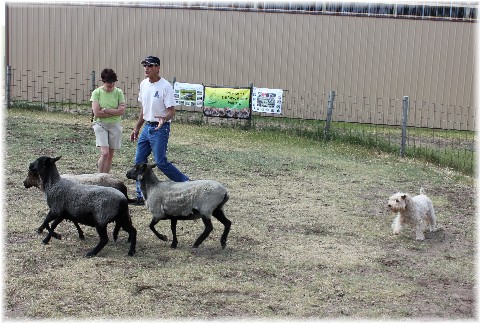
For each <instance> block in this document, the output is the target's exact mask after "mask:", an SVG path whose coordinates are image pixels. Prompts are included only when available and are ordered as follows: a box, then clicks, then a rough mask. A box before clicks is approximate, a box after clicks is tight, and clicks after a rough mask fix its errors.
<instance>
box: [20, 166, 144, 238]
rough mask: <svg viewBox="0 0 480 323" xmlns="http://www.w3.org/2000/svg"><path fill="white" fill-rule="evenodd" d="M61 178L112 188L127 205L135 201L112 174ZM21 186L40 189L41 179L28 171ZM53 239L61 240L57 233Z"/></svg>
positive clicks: (79, 234)
mask: <svg viewBox="0 0 480 323" xmlns="http://www.w3.org/2000/svg"><path fill="white" fill-rule="evenodd" d="M62 178H65V179H69V180H71V181H74V182H76V183H80V184H89V185H98V186H105V187H113V188H115V189H117V190H119V191H120V192H122V193H123V194H124V195H125V197H126V198H127V200H128V202H129V203H132V202H135V201H136V200H135V199H130V198H129V197H128V189H127V186H125V184H124V183H123V182H122V181H121V180H120V179H118V178H117V177H115V176H114V175H112V174H107V173H95V174H63V175H62ZM23 186H25V188H30V187H37V188H39V189H42V179H41V178H40V176H39V175H35V174H33V173H32V172H31V171H29V172H28V174H27V177H26V178H25V180H24V181H23ZM73 224H74V225H75V227H76V228H77V231H78V236H79V238H80V239H81V240H84V239H85V236H84V234H83V231H82V229H80V227H79V226H78V223H76V222H73ZM43 229H45V227H44V226H43V225H41V226H40V227H38V229H37V232H38V233H42V232H43ZM53 237H54V238H56V239H61V238H62V236H61V235H59V234H57V233H53Z"/></svg>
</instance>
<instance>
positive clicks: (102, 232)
mask: <svg viewBox="0 0 480 323" xmlns="http://www.w3.org/2000/svg"><path fill="white" fill-rule="evenodd" d="M96 229H97V233H98V236H99V237H100V242H99V243H98V245H97V246H96V247H95V248H93V249H92V250H90V251H89V252H87V254H86V255H85V257H87V258H90V257H93V256H95V255H96V254H97V253H98V252H99V251H100V250H102V249H103V247H105V245H106V244H107V242H108V234H107V226H103V227H96Z"/></svg>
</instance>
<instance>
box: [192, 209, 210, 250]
mask: <svg viewBox="0 0 480 323" xmlns="http://www.w3.org/2000/svg"><path fill="white" fill-rule="evenodd" d="M202 221H203V224H205V230H204V231H203V232H202V234H201V235H200V236H199V237H198V239H197V241H195V243H194V244H193V247H194V248H198V246H199V245H200V244H201V243H202V242H203V240H205V239H206V238H207V237H208V236H209V235H210V232H212V230H213V225H212V220H210V219H208V218H206V217H205V216H204V215H202Z"/></svg>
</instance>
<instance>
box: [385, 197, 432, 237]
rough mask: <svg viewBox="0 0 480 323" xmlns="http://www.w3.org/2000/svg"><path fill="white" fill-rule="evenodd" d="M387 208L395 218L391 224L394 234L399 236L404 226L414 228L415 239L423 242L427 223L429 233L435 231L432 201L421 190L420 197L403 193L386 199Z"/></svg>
mask: <svg viewBox="0 0 480 323" xmlns="http://www.w3.org/2000/svg"><path fill="white" fill-rule="evenodd" d="M388 208H389V209H390V211H392V212H393V213H397V217H396V218H395V220H394V221H393V223H392V229H393V233H394V234H399V233H400V230H401V229H402V227H403V225H404V224H409V225H411V226H413V227H415V233H416V239H417V240H425V235H424V233H423V232H424V231H425V229H426V224H427V223H428V225H429V229H430V232H433V231H435V230H436V225H437V223H436V218H435V210H434V208H433V203H432V201H431V200H430V199H429V198H428V197H427V196H426V195H425V193H424V190H423V188H422V189H420V195H417V196H414V197H410V195H408V194H405V193H396V194H394V195H392V196H390V198H389V199H388Z"/></svg>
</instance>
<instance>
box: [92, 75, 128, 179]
mask: <svg viewBox="0 0 480 323" xmlns="http://www.w3.org/2000/svg"><path fill="white" fill-rule="evenodd" d="M101 77H102V81H103V86H101V87H99V88H97V89H95V90H94V91H93V92H92V97H91V98H90V101H92V113H93V130H94V131H95V138H96V145H97V147H100V158H99V159H98V163H97V166H98V172H99V173H109V172H110V168H111V167H112V160H113V154H114V152H115V149H120V147H121V143H122V119H121V116H122V115H123V114H124V113H125V96H124V94H123V91H122V90H120V89H119V88H117V87H115V82H117V74H115V72H114V71H113V70H112V69H110V68H106V69H104V70H103V71H102V74H101Z"/></svg>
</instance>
